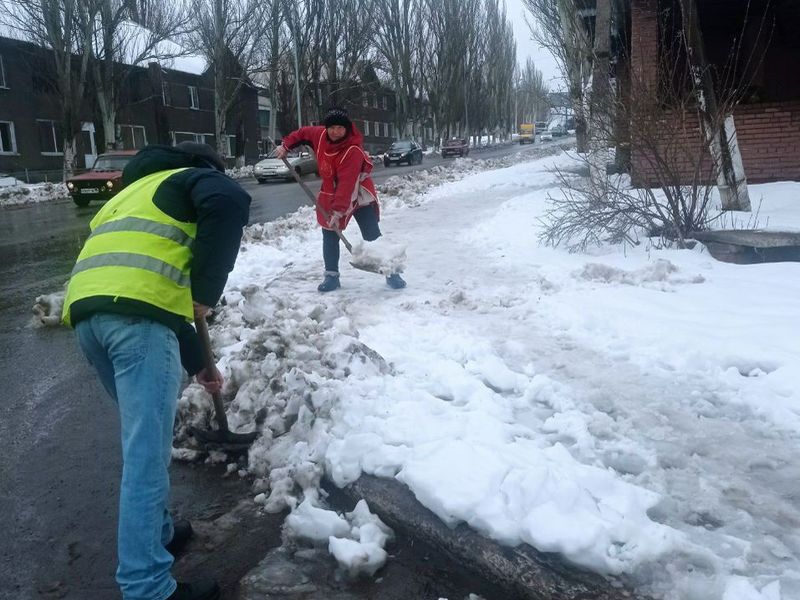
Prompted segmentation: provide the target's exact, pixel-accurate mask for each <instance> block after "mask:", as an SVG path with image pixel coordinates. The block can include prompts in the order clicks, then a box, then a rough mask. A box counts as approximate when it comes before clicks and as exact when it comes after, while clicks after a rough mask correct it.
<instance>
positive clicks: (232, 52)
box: [188, 0, 278, 156]
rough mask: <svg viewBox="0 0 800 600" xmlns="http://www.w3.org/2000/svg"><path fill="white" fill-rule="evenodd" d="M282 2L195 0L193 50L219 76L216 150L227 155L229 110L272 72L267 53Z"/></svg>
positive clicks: (193, 6)
mask: <svg viewBox="0 0 800 600" xmlns="http://www.w3.org/2000/svg"><path fill="white" fill-rule="evenodd" d="M277 1H278V0H192V2H191V5H190V8H191V13H192V19H193V22H194V30H193V31H192V32H191V33H190V34H189V36H188V40H189V44H190V45H191V47H192V49H194V50H196V51H198V52H199V53H201V54H202V55H203V56H205V57H206V59H207V60H208V63H209V65H210V67H211V69H212V70H213V75H214V124H215V132H214V133H215V137H216V144H217V150H218V151H219V153H220V154H221V155H223V156H225V155H227V147H226V145H227V144H226V140H225V135H226V131H227V124H228V117H229V111H230V110H231V108H232V107H233V106H234V103H235V102H236V100H237V98H238V96H239V92H240V90H241V89H242V87H243V86H245V85H251V82H252V77H253V75H254V74H256V73H260V72H264V71H267V70H268V69H269V56H268V52H269V49H270V48H271V43H270V38H269V36H270V34H271V33H272V31H273V28H272V25H271V21H270V19H271V18H274V12H273V10H272V2H277Z"/></svg>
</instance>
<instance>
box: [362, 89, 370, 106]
mask: <svg viewBox="0 0 800 600" xmlns="http://www.w3.org/2000/svg"><path fill="white" fill-rule="evenodd" d="M361 106H369V96H368V95H367V92H361Z"/></svg>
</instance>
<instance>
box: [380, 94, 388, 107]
mask: <svg viewBox="0 0 800 600" xmlns="http://www.w3.org/2000/svg"><path fill="white" fill-rule="evenodd" d="M381 106H383V110H386V109H388V108H389V97H388V96H381Z"/></svg>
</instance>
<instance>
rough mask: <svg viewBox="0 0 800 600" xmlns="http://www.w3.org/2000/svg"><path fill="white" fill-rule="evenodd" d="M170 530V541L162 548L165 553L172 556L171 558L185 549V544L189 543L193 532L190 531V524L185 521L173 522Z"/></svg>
mask: <svg viewBox="0 0 800 600" xmlns="http://www.w3.org/2000/svg"><path fill="white" fill-rule="evenodd" d="M172 530H173V532H172V539H171V540H170V541H169V544H167V545H166V546H164V548H166V549H167V552H169V553H170V554H172V556H175V557H177V556H178V554H180V553H181V550H183V549H184V548H185V547H186V544H188V543H189V540H190V539H191V538H192V534H193V533H194V531H193V530H192V524H191V523H189V521H187V520H186V519H181V520H180V521H175V522H174V523H173V524H172Z"/></svg>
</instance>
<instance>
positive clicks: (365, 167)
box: [276, 108, 406, 292]
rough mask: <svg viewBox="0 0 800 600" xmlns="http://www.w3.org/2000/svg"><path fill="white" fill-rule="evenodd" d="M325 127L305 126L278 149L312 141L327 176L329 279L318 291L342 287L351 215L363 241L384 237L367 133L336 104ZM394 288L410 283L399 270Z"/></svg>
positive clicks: (323, 197) (322, 200) (323, 201)
mask: <svg viewBox="0 0 800 600" xmlns="http://www.w3.org/2000/svg"><path fill="white" fill-rule="evenodd" d="M323 123H324V126H322V125H320V126H316V127H301V128H300V129H298V130H296V131H293V132H292V133H290V134H289V135H286V136H284V138H283V144H282V145H281V146H280V147H278V149H277V152H276V155H277V157H278V158H283V157H284V156H286V154H287V152H288V151H289V150H290V149H291V148H294V147H295V146H298V145H300V144H308V145H310V146H311V147H312V148H313V149H314V152H315V154H316V155H317V167H318V168H319V175H320V177H321V178H322V189H321V190H320V192H319V196H318V199H319V205H320V207H322V210H323V211H324V212H325V213H327V218H326V217H325V216H323V214H322V212H321V211H320V210H319V208H318V209H317V222H318V223H319V224H320V225H321V226H322V257H323V259H324V261H325V279H324V281H323V282H322V283H321V284H319V287H317V289H318V290H319V291H320V292H330V291H333V290H335V289H337V288H338V287H339V285H340V284H339V236H338V235H337V234H336V230H337V229H338V230H339V231H341V230H343V229H345V228H346V227H347V223H348V222H349V221H350V217H355V220H356V223H358V227H359V229H361V236H362V237H363V238H364V241H367V242H371V241H374V240H377V239H378V238H379V237H380V236H381V230H380V227H379V225H378V220H379V218H380V208H379V206H378V193H377V192H376V191H375V184H374V183H373V182H372V178H371V177H370V176H369V174H370V173H371V172H372V162H371V161H370V160H369V158H368V157H367V155H366V153H365V152H364V150H363V149H362V147H361V143H362V141H363V139H364V138H363V137H362V136H361V133H360V132H359V131H358V129H356V127H355V126H354V125H353V123H352V121H350V117H349V116H348V115H347V111H345V110H344V109H342V108H332V109H330V110H329V111H328V114H326V115H325V119H324V121H323ZM386 283H387V285H388V286H389V287H391V288H394V289H400V288H404V287H406V282H405V281H403V278H402V277H400V275H399V274H397V273H393V274H391V275H389V276H388V277H387V278H386Z"/></svg>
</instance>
